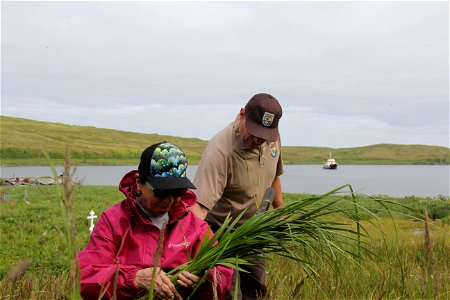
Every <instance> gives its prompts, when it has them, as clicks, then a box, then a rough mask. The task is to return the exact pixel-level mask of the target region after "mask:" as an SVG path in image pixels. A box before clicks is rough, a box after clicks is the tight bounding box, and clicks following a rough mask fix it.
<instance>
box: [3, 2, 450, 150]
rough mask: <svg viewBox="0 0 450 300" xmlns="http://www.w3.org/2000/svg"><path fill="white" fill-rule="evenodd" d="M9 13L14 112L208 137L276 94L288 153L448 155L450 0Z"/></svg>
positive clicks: (6, 97)
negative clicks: (292, 148)
mask: <svg viewBox="0 0 450 300" xmlns="http://www.w3.org/2000/svg"><path fill="white" fill-rule="evenodd" d="M1 5H2V12H1V14H2V54H1V55H2V91H1V94H2V95H1V96H2V104H1V110H2V115H9V116H17V117H26V118H31V119H37V120H44V121H56V122H63V123H68V124H74V125H92V126H97V127H106V128H116V129H121V130H129V131H139V132H147V133H154V132H156V133H160V134H171V135H176V136H185V137H199V138H202V139H209V138H211V136H212V135H213V134H214V133H215V132H216V131H217V130H219V129H221V128H222V127H223V126H225V125H226V124H228V123H229V122H230V121H231V120H232V119H233V118H234V117H235V115H236V114H237V112H238V111H239V108H240V107H241V106H243V105H245V102H246V101H247V100H248V99H249V98H250V97H251V96H252V95H253V94H255V93H257V92H261V91H265V92H270V93H272V94H273V95H274V96H276V97H277V98H278V99H279V100H280V102H281V103H282V105H283V108H284V115H283V119H282V121H281V125H280V127H281V130H282V134H283V142H284V144H286V145H314V146H330V147H352V146H363V145H369V144H376V143H402V144H432V145H443V146H447V147H448V146H449V144H448V143H449V29H448V28H449V27H448V25H449V21H448V3H447V2H282V3H279V2H166V3H164V2H38V1H36V2H2V4H1ZM118 120H120V121H118ZM169 120H170V121H169Z"/></svg>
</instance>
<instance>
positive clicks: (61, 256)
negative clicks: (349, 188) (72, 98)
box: [0, 186, 450, 299]
mask: <svg viewBox="0 0 450 300" xmlns="http://www.w3.org/2000/svg"><path fill="white" fill-rule="evenodd" d="M72 196H73V203H72V204H71V205H72V206H73V210H72V214H73V215H74V221H75V224H76V228H75V229H73V231H75V232H76V235H75V236H76V240H75V241H73V242H72V243H73V244H76V245H78V247H79V249H82V248H84V247H85V246H86V244H87V241H88V238H89V230H88V229H89V220H88V219H87V216H88V215H89V212H90V210H94V211H95V212H96V215H97V216H99V215H100V214H101V212H102V211H103V210H104V209H106V208H107V207H109V206H111V205H113V204H115V203H117V202H119V201H121V200H123V196H122V194H121V193H120V192H119V191H118V189H117V188H116V187H110V186H75V187H74V190H73V195H72ZM60 197H61V187H60V186H8V187H2V188H1V200H2V201H1V204H0V205H1V220H2V222H1V223H0V234H1V237H2V243H1V244H0V280H1V284H0V298H2V299H61V298H64V297H67V296H68V295H70V293H71V278H70V274H69V270H70V267H71V266H70V263H69V262H70V261H71V249H70V247H68V246H67V245H68V242H67V236H66V230H67V229H66V228H67V222H68V221H67V220H66V219H65V218H64V217H63V214H62V213H61V212H62V210H61V200H60ZM309 197H311V195H307V194H284V199H285V201H286V203H294V202H297V201H300V200H302V199H307V198H309ZM342 197H344V198H345V197H348V198H349V197H350V196H348V195H336V196H332V197H330V198H329V199H328V200H327V201H330V202H331V201H335V200H336V199H337V198H342ZM349 199H350V198H349ZM375 199H377V200H384V202H386V203H387V202H390V201H392V202H393V203H392V204H390V205H392V206H393V207H396V209H395V210H396V211H398V214H396V215H395V216H390V215H389V213H388V211H387V210H386V209H385V207H380V205H379V204H378V203H377V201H375ZM342 203H347V204H343V205H352V204H351V201H346V202H345V201H344V202H342ZM357 203H358V204H359V205H360V207H361V209H360V214H359V216H360V220H359V221H360V222H361V224H363V225H364V227H365V228H366V229H367V231H368V235H369V236H370V240H367V241H369V243H368V245H369V248H368V250H370V251H372V252H373V255H370V256H369V255H366V256H363V257H362V259H361V261H360V265H358V264H348V265H345V267H341V270H342V271H341V272H340V274H336V272H335V271H334V270H333V268H330V267H329V264H327V263H326V262H325V261H324V260H323V258H322V257H319V256H318V257H316V259H315V260H313V261H314V262H315V263H316V264H315V265H314V269H315V270H317V273H318V274H317V276H310V275H308V274H307V273H305V272H304V271H302V270H303V268H302V267H301V266H300V265H298V263H296V262H293V261H291V260H288V259H283V258H280V257H278V256H277V257H276V259H274V260H273V261H269V262H268V271H269V276H268V283H269V297H268V299H299V298H303V299H311V298H315V299H317V298H319V299H323V298H341V299H349V298H352V299H374V298H388V299H392V298H396V299H397V298H404V299H417V298H428V297H429V296H431V298H432V297H435V298H436V299H448V297H449V296H450V287H449V285H448V280H449V279H450V269H449V267H448V261H450V252H449V251H448V249H449V248H450V241H449V237H448V232H449V229H450V228H449V223H450V217H449V210H450V202H449V199H448V198H416V197H409V198H401V199H391V198H387V197H385V196H383V197H380V198H367V197H364V196H363V195H358V196H357ZM399 204H401V205H402V206H399ZM387 205H388V207H387V208H389V204H387ZM403 206H404V207H403ZM406 206H407V207H406ZM399 207H400V209H399ZM362 208H364V209H362ZM424 209H427V210H428V211H430V212H432V213H431V214H430V217H433V218H439V220H438V219H436V220H433V219H431V220H430V222H429V229H428V233H429V237H430V241H431V243H429V244H431V247H426V244H425V236H426V235H425V231H424V229H425V226H424V225H425V223H424V222H423V217H424V215H423V211H424ZM365 210H366V211H365ZM364 211H365V212H364ZM402 215H403V216H402ZM97 220H98V219H97ZM355 229H356V228H355ZM425 257H429V258H431V259H428V260H425ZM427 270H431V271H430V272H431V275H432V277H430V276H427ZM427 278H433V281H432V282H431V283H430V281H428V280H427ZM430 284H431V293H432V294H430V288H429V285H430Z"/></svg>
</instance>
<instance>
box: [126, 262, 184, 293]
mask: <svg viewBox="0 0 450 300" xmlns="http://www.w3.org/2000/svg"><path fill="white" fill-rule="evenodd" d="M153 276H155V277H154V288H155V293H156V295H157V296H158V297H159V298H160V299H164V300H166V299H170V300H172V299H178V297H177V298H175V297H176V295H178V292H177V291H176V289H175V286H174V285H173V283H172V282H171V281H170V278H169V277H167V275H166V273H165V272H164V271H163V270H161V269H160V268H146V269H142V270H139V271H137V272H136V276H135V277H134V283H135V284H136V285H137V286H138V287H140V288H144V289H147V290H148V289H149V288H150V284H151V280H152V277H153Z"/></svg>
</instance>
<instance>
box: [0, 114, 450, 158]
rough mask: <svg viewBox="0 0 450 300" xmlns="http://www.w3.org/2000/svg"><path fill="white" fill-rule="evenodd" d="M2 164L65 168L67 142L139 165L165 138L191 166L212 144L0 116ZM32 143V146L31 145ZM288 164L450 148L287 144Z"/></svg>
mask: <svg viewBox="0 0 450 300" xmlns="http://www.w3.org/2000/svg"><path fill="white" fill-rule="evenodd" d="M0 126H1V149H0V164H1V165H3V166H6V165H47V164H48V160H47V159H46V158H45V155H44V151H45V152H46V153H47V154H48V155H49V156H50V157H51V158H52V159H53V161H54V163H55V164H63V160H64V151H65V147H66V144H67V143H68V144H70V147H71V153H72V154H71V160H72V162H73V163H77V164H89V165H134V164H135V163H136V161H139V157H140V154H141V153H142V151H143V149H145V148H146V147H147V146H149V145H151V144H153V143H156V142H160V141H163V140H167V141H170V142H171V143H174V144H176V145H178V146H180V147H181V148H182V149H183V150H184V151H185V152H186V155H187V156H188V158H189V162H190V163H191V164H196V163H198V162H199V160H200V158H201V155H202V153H203V150H204V148H205V146H206V144H207V141H205V140H201V139H197V138H180V137H174V136H164V135H158V134H155V133H149V134H144V133H136V132H128V131H120V130H112V129H103V128H96V127H92V126H73V125H67V124H61V123H50V122H41V121H34V120H28V119H21V118H14V117H7V116H0ZM30 141H32V142H30ZM282 150H283V161H284V163H286V164H321V163H323V162H324V161H325V160H326V159H327V158H328V153H329V152H330V151H331V152H332V153H333V156H334V157H335V158H336V160H337V162H338V163H339V164H449V154H450V149H449V148H447V147H441V146H426V145H392V144H380V145H370V146H366V147H357V148H338V149H334V148H327V147H308V146H283V149H282Z"/></svg>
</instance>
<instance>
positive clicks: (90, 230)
mask: <svg viewBox="0 0 450 300" xmlns="http://www.w3.org/2000/svg"><path fill="white" fill-rule="evenodd" d="M95 218H97V216H96V215H95V212H94V211H93V210H91V212H90V213H89V216H87V219H88V220H91V226H90V227H89V232H90V233H92V230H94V219H95Z"/></svg>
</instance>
